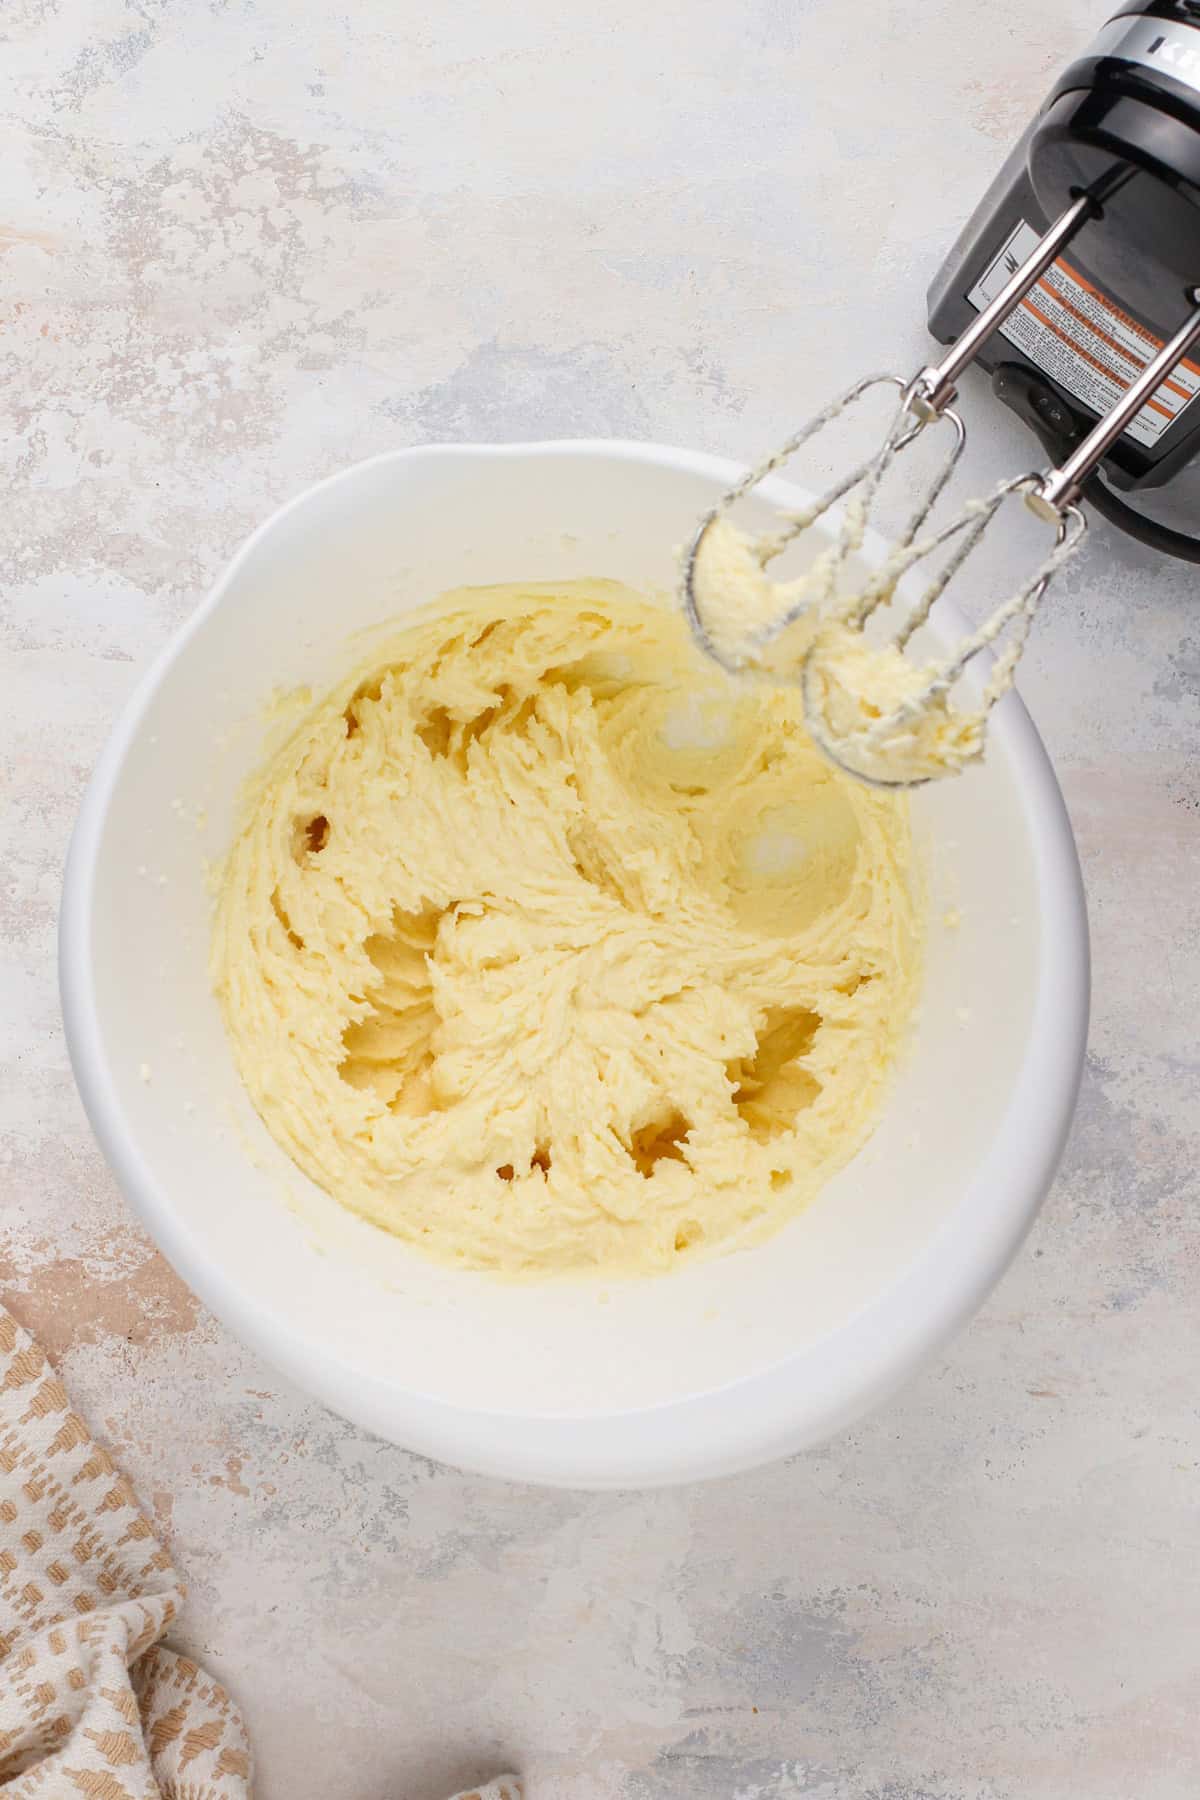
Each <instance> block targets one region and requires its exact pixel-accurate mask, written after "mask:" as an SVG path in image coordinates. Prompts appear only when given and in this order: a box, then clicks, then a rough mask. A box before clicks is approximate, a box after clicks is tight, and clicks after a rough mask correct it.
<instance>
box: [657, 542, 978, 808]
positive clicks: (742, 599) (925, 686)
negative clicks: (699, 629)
mask: <svg viewBox="0 0 1200 1800" xmlns="http://www.w3.org/2000/svg"><path fill="white" fill-rule="evenodd" d="M851 530H852V531H853V530H854V525H853V522H852V524H851ZM859 536H860V538H861V533H859ZM767 543H768V545H769V544H770V540H769V539H768V540H767ZM828 572H829V565H828V564H826V563H822V562H821V561H818V563H817V564H816V565H815V566H814V568H813V569H812V570H811V571H810V573H809V574H808V575H807V576H801V577H799V578H798V579H796V580H794V581H786V582H784V581H772V580H771V579H770V578H769V576H768V575H767V573H766V568H765V566H764V558H763V540H762V539H757V540H756V539H754V538H751V537H749V536H748V535H747V534H746V533H745V532H743V531H741V530H739V528H738V527H737V526H736V525H734V524H733V523H732V522H731V521H730V520H729V519H727V518H717V519H715V520H714V521H713V523H712V524H711V525H710V526H709V528H708V530H707V531H706V532H705V533H704V536H703V538H702V539H701V541H700V544H699V546H698V549H697V552H696V556H695V560H694V564H693V567H692V571H691V586H692V592H693V594H694V597H695V603H696V606H697V608H698V609H699V614H700V617H701V619H702V620H703V623H704V628H705V631H706V633H707V634H708V636H709V638H710V639H711V641H712V643H713V644H714V646H715V647H716V648H717V650H718V652H719V656H720V660H721V662H722V663H723V665H724V666H725V667H727V668H740V669H742V670H745V671H747V672H753V673H757V674H766V675H772V676H774V677H776V678H777V679H779V680H781V681H794V682H797V683H800V684H802V692H803V696H804V713H805V718H806V722H807V725H808V728H809V731H810V732H811V734H812V735H813V737H814V739H815V740H816V742H817V743H818V745H820V747H821V748H822V749H824V750H826V751H827V752H828V753H829V754H831V755H832V757H833V759H834V760H835V761H836V762H837V763H839V764H840V765H841V767H842V768H844V769H847V770H849V771H850V772H851V773H854V774H857V775H859V776H860V777H861V778H862V779H864V780H866V781H870V782H878V783H880V784H883V785H900V786H907V785H915V784H916V783H918V782H923V781H929V780H934V779H936V778H937V777H939V776H943V775H951V774H956V773H957V772H958V771H959V770H960V769H962V768H965V767H966V765H967V764H968V763H971V762H975V761H978V760H979V758H981V757H982V755H983V750H984V742H985V727H986V723H987V712H988V710H989V705H990V702H987V701H986V700H985V701H984V702H982V703H980V704H978V705H976V706H975V707H973V708H969V709H965V710H964V709H963V708H961V707H956V706H954V705H952V704H951V701H950V698H949V694H948V692H945V691H940V690H939V689H938V687H937V683H936V677H937V675H938V673H939V671H938V669H937V668H936V667H935V666H934V665H932V664H929V663H919V662H914V661H912V660H910V659H909V658H908V657H906V656H904V655H903V654H902V652H901V650H900V649H898V648H897V647H896V645H895V644H892V643H886V642H885V643H873V642H872V641H871V640H869V639H868V638H867V637H865V636H864V634H863V632H862V631H861V630H860V629H857V628H855V627H853V626H851V625H849V624H847V623H846V622H845V621H844V619H843V618H842V617H840V616H839V613H838V610H837V607H836V604H835V602H834V601H833V600H832V599H831V596H830V592H829V586H828V580H827V576H828ZM878 579H879V580H880V584H881V586H886V584H887V582H888V581H889V579H891V574H890V571H888V570H887V569H886V568H885V570H884V571H882V572H881V575H880V577H879V578H878ZM780 621H790V622H788V623H785V624H783V625H782V626H781V625H780Z"/></svg>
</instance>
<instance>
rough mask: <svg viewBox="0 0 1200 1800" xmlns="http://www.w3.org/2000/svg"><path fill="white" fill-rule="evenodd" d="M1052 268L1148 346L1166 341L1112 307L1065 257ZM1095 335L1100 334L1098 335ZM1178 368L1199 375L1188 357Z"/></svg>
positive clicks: (1156, 346) (1198, 367)
mask: <svg viewBox="0 0 1200 1800" xmlns="http://www.w3.org/2000/svg"><path fill="white" fill-rule="evenodd" d="M1054 267H1055V268H1056V269H1061V270H1062V272H1063V274H1064V275H1066V276H1067V277H1068V278H1069V279H1070V280H1071V281H1074V282H1076V283H1078V285H1079V286H1080V287H1081V288H1085V289H1086V290H1087V292H1088V293H1089V294H1094V295H1095V297H1096V299H1097V300H1099V301H1100V302H1101V303H1102V305H1103V307H1104V309H1105V311H1106V312H1110V313H1111V314H1112V316H1113V318H1114V319H1119V320H1120V321H1121V323H1122V325H1124V326H1125V327H1126V328H1127V329H1128V330H1129V331H1132V332H1133V334H1134V336H1135V337H1140V338H1144V339H1145V341H1146V343H1148V344H1150V345H1151V346H1152V347H1153V348H1154V349H1155V350H1161V349H1162V347H1163V344H1164V342H1165V341H1166V340H1165V339H1164V338H1158V337H1155V335H1154V333H1153V332H1152V331H1149V330H1147V328H1146V326H1145V325H1140V324H1139V323H1138V321H1137V320H1136V319H1131V318H1130V316H1129V314H1128V313H1127V312H1122V310H1121V308H1120V307H1119V306H1114V304H1113V302H1112V301H1111V300H1110V298H1109V296H1108V295H1107V294H1106V293H1105V292H1104V290H1103V288H1098V287H1097V286H1096V285H1095V283H1094V282H1091V281H1089V280H1088V278H1087V276H1086V275H1081V274H1080V273H1079V270H1078V269H1077V268H1075V267H1074V265H1073V264H1072V263H1069V262H1068V261H1067V260H1066V258H1065V257H1063V256H1060V257H1059V258H1058V260H1057V262H1056V263H1055V264H1054ZM1097 335H1101V334H1099V333H1098V334H1097ZM1179 367H1180V368H1181V369H1187V370H1189V371H1190V373H1191V374H1193V375H1200V363H1194V362H1192V361H1191V359H1190V358H1189V357H1186V356H1185V357H1183V358H1182V360H1181V361H1180V363H1179ZM1188 397H1189V399H1190V398H1191V396H1190V395H1189V396H1188Z"/></svg>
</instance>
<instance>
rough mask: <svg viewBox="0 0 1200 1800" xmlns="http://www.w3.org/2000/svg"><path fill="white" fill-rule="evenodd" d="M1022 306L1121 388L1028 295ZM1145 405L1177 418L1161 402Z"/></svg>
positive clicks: (1110, 373)
mask: <svg viewBox="0 0 1200 1800" xmlns="http://www.w3.org/2000/svg"><path fill="white" fill-rule="evenodd" d="M1021 305H1022V306H1026V307H1028V308H1029V311H1030V312H1031V313H1032V314H1033V316H1034V318H1035V319H1037V320H1038V321H1039V322H1040V323H1041V324H1042V325H1044V326H1045V327H1046V330H1047V331H1049V332H1051V333H1052V334H1053V335H1054V336H1055V337H1056V338H1057V339H1058V340H1059V342H1060V343H1063V344H1065V345H1066V346H1067V348H1068V349H1069V350H1071V351H1073V352H1074V354H1075V355H1076V356H1078V357H1080V358H1082V360H1083V361H1084V362H1085V363H1088V364H1090V366H1091V367H1092V368H1093V369H1095V371H1096V373H1097V375H1103V377H1104V379H1105V381H1111V383H1112V385H1113V386H1114V387H1115V388H1120V387H1121V383H1120V382H1119V381H1118V380H1117V378H1116V376H1115V375H1114V374H1113V372H1112V370H1111V369H1108V368H1106V367H1105V366H1104V364H1103V363H1102V362H1101V361H1100V360H1099V359H1098V358H1097V357H1095V356H1092V355H1091V353H1090V352H1089V351H1087V350H1085V349H1084V348H1083V345H1082V344H1077V343H1076V342H1075V339H1074V338H1073V337H1068V336H1067V333H1066V332H1065V331H1064V330H1063V329H1062V326H1061V325H1056V324H1055V322H1054V320H1053V319H1051V318H1048V317H1047V316H1046V314H1045V313H1044V312H1043V311H1042V309H1041V307H1040V306H1035V305H1034V304H1033V301H1032V300H1031V299H1030V298H1029V296H1028V295H1026V297H1025V299H1024V300H1022V302H1021ZM1125 385H1126V387H1128V386H1129V385H1130V384H1129V383H1128V382H1126V384H1125ZM1122 391H1124V390H1122ZM1145 404H1146V405H1147V406H1148V407H1150V408H1151V410H1152V411H1153V412H1157V413H1161V414H1162V416H1163V418H1164V419H1173V418H1174V417H1175V414H1174V413H1173V412H1172V411H1171V409H1170V407H1169V406H1164V405H1163V404H1162V402H1161V400H1147V401H1146V402H1145Z"/></svg>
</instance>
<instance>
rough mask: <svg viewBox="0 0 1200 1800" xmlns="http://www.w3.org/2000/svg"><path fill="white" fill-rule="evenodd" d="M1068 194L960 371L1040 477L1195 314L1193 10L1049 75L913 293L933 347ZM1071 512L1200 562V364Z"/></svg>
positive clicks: (951, 336)
mask: <svg viewBox="0 0 1200 1800" xmlns="http://www.w3.org/2000/svg"><path fill="white" fill-rule="evenodd" d="M1082 194H1087V195H1090V196H1091V198H1092V199H1093V200H1094V202H1095V203H1096V204H1095V209H1094V213H1093V216H1092V217H1090V218H1088V219H1087V220H1086V222H1085V223H1084V224H1083V225H1082V227H1081V229H1079V230H1078V231H1077V232H1076V233H1074V234H1073V236H1072V238H1071V239H1070V241H1069V242H1068V244H1067V247H1066V249H1065V252H1064V254H1062V255H1060V256H1059V257H1058V259H1057V260H1056V261H1055V262H1054V263H1053V265H1052V266H1051V267H1050V268H1049V269H1048V270H1047V271H1046V273H1045V275H1043V277H1042V279H1041V281H1040V282H1039V283H1038V285H1037V287H1035V288H1034V289H1033V290H1032V291H1031V292H1030V293H1029V294H1028V295H1027V296H1026V298H1025V300H1024V301H1023V302H1022V304H1021V305H1020V306H1019V307H1018V308H1017V309H1016V310H1015V311H1014V312H1013V313H1012V314H1011V316H1010V317H1009V318H1008V320H1007V322H1006V323H1005V324H1004V325H1002V326H1001V328H1000V329H999V331H997V332H996V334H995V335H994V336H993V337H991V338H990V339H989V341H988V342H987V343H985V344H984V345H983V346H982V347H981V348H980V350H979V352H978V356H977V358H976V360H978V361H979V362H980V363H981V364H982V365H983V367H984V368H986V369H988V370H989V371H990V373H991V375H992V385H993V388H994V390H995V392H996V393H997V395H998V396H999V398H1001V399H1002V400H1004V401H1005V402H1006V404H1008V405H1009V406H1011V407H1012V408H1013V410H1014V411H1015V412H1016V413H1017V414H1018V415H1019V416H1020V417H1021V418H1022V419H1023V420H1024V421H1025V423H1026V424H1027V425H1029V426H1030V427H1031V429H1032V430H1033V431H1035V432H1036V434H1037V436H1038V437H1039V439H1040V440H1041V442H1042V444H1043V446H1044V447H1045V448H1046V449H1047V450H1049V451H1050V452H1051V454H1052V455H1053V456H1054V457H1055V458H1056V459H1061V458H1062V457H1063V456H1064V455H1065V454H1067V453H1068V452H1069V451H1070V450H1071V449H1072V448H1073V447H1074V446H1076V445H1077V444H1078V443H1079V442H1080V441H1081V440H1082V439H1083V438H1085V437H1086V435H1087V433H1088V432H1089V431H1091V429H1092V428H1093V427H1094V426H1095V424H1096V421H1097V419H1098V418H1099V417H1100V416H1101V415H1102V414H1103V413H1105V412H1106V411H1107V410H1108V409H1109V408H1110V407H1111V405H1112V402H1113V399H1114V397H1115V396H1116V395H1119V393H1120V392H1121V391H1122V389H1124V388H1126V387H1127V386H1128V384H1129V383H1130V382H1131V381H1132V380H1133V379H1134V377H1135V376H1136V375H1137V374H1138V373H1139V371H1140V369H1141V368H1142V367H1144V366H1145V364H1146V363H1147V362H1148V361H1149V360H1150V359H1151V358H1152V357H1153V355H1154V353H1155V352H1156V351H1157V350H1158V349H1159V348H1160V346H1161V345H1162V343H1163V341H1164V340H1165V339H1168V338H1170V336H1171V334H1172V333H1173V332H1174V331H1175V329H1176V327H1177V326H1178V324H1179V321H1180V319H1181V317H1182V316H1183V315H1184V313H1185V312H1186V311H1187V310H1188V309H1189V307H1192V306H1194V305H1195V304H1196V289H1197V285H1198V284H1200V0H1192V3H1189V0H1152V3H1149V4H1146V3H1143V4H1141V5H1135V6H1129V7H1126V8H1125V9H1123V10H1122V11H1121V12H1120V13H1118V14H1117V16H1116V17H1114V18H1113V19H1111V20H1110V21H1109V23H1108V24H1107V25H1105V26H1104V28H1103V29H1102V30H1101V31H1100V33H1099V34H1098V36H1097V37H1096V38H1095V39H1094V40H1093V41H1092V43H1091V44H1090V45H1089V46H1088V47H1087V49H1086V50H1085V51H1084V52H1083V53H1082V55H1080V56H1079V57H1077V58H1076V60H1075V61H1074V62H1072V63H1071V64H1070V66H1069V67H1068V68H1067V69H1066V70H1065V71H1064V72H1063V74H1062V76H1061V78H1060V79H1059V81H1058V83H1057V84H1056V86H1055V87H1054V89H1053V91H1052V92H1051V94H1050V95H1049V97H1048V99H1047V100H1046V102H1045V104H1044V105H1043V106H1042V108H1041V110H1040V112H1039V113H1038V114H1037V116H1036V117H1035V118H1034V120H1033V121H1032V123H1031V124H1030V125H1029V127H1028V129H1027V130H1026V132H1025V134H1024V136H1023V137H1022V138H1021V140H1020V141H1019V143H1018V144H1017V145H1016V147H1015V148H1014V150H1013V151H1012V154H1011V155H1010V156H1009V158H1008V160H1007V162H1006V163H1005V165H1004V167H1003V169H1002V170H1001V171H1000V174H999V175H998V176H997V178H996V180H995V181H994V182H993V183H992V186H991V187H990V188H989V189H988V192H987V193H986V194H985V195H984V198H983V200H982V201H981V203H980V205H979V206H978V207H977V208H976V211H975V213H974V214H973V215H972V217H971V219H970V220H969V222H968V224H967V226H966V228H965V229H964V230H963V232H962V233H961V235H960V236H959V238H958V241H957V242H956V243H955V245H954V247H953V249H952V250H951V252H950V254H949V256H948V257H947V259H946V262H945V263H944V265H943V267H942V268H941V270H940V271H939V273H938V275H937V277H936V278H935V280H934V282H933V284H932V286H931V288H930V290H929V324H930V330H931V331H932V333H933V335H934V337H936V338H937V339H939V341H941V342H942V343H946V344H949V343H954V342H955V341H956V340H957V339H958V338H959V337H960V336H961V334H962V333H963V332H964V331H965V330H966V329H967V328H968V327H969V326H970V325H971V323H972V322H973V321H974V320H975V319H976V318H977V317H978V315H979V313H980V311H981V310H982V309H983V307H984V306H985V305H986V304H987V302H988V301H989V300H990V299H992V297H993V295H994V294H995V292H996V291H997V290H998V288H999V287H1000V286H1002V285H1003V283H1004V281H1005V280H1006V279H1007V278H1008V277H1009V276H1010V275H1011V273H1012V271H1013V270H1014V269H1015V268H1016V267H1017V266H1018V264H1019V263H1020V262H1022V261H1023V260H1024V258H1025V257H1026V255H1027V254H1028V252H1029V250H1030V248H1031V247H1032V246H1033V245H1034V244H1035V243H1036V241H1037V240H1038V239H1039V238H1041V237H1042V236H1043V234H1044V233H1045V232H1046V231H1047V229H1048V228H1050V227H1051V226H1052V224H1053V222H1054V221H1055V220H1056V219H1059V218H1060V217H1061V216H1062V214H1063V213H1064V212H1065V211H1066V209H1068V208H1069V207H1070V206H1071V205H1072V203H1073V202H1074V201H1075V200H1077V199H1078V197H1079V196H1080V195H1082ZM1168 487H1169V488H1170V490H1171V492H1170V493H1169V494H1167V495H1163V496H1160V495H1159V494H1156V493H1152V491H1154V490H1163V489H1164V488H1168ZM1114 490H1121V493H1120V494H1118V493H1117V492H1116V491H1114ZM1189 490H1190V493H1189ZM1082 494H1083V498H1085V499H1086V500H1088V501H1090V502H1091V503H1092V504H1093V505H1094V506H1095V507H1096V509H1097V511H1099V512H1101V513H1102V514H1104V515H1105V516H1106V517H1107V518H1109V519H1110V520H1111V521H1112V523H1114V524H1115V525H1117V526H1119V527H1120V528H1121V529H1122V530H1124V531H1127V532H1129V533H1130V534H1131V535H1132V536H1134V537H1136V538H1138V539H1140V540H1141V541H1142V542H1145V543H1148V544H1150V545H1152V546H1153V547H1154V548H1156V549H1158V550H1162V551H1165V552H1167V553H1168V554H1171V555H1175V556H1183V557H1186V558H1188V559H1189V560H1192V561H1200V362H1198V363H1192V362H1188V361H1185V362H1182V363H1180V365H1179V366H1178V367H1177V368H1176V369H1175V370H1174V372H1173V374H1172V376H1171V378H1170V379H1169V380H1168V381H1167V382H1166V383H1164V385H1163V387H1162V388H1160V390H1159V391H1158V393H1157V394H1156V395H1155V396H1154V397H1153V399H1151V400H1150V401H1148V402H1147V404H1146V405H1145V406H1144V407H1143V409H1142V411H1141V412H1140V413H1139V414H1138V416H1137V418H1136V419H1135V420H1134V421H1133V422H1132V423H1131V424H1130V426H1129V427H1128V428H1127V429H1126V430H1125V431H1124V432H1123V433H1122V434H1121V436H1120V437H1119V438H1117V440H1116V442H1115V443H1113V444H1112V445H1111V447H1110V448H1109V450H1108V452H1107V454H1106V455H1105V457H1104V460H1103V462H1102V464H1101V465H1100V470H1099V471H1097V473H1095V474H1093V475H1092V476H1091V477H1090V478H1089V480H1088V481H1087V483H1086V485H1084V487H1083V489H1082ZM1122 496H1127V497H1122ZM1160 498H1165V499H1166V500H1167V502H1168V505H1167V507H1166V509H1165V510H1167V511H1168V512H1172V513H1173V514H1174V515H1175V516H1174V518H1173V519H1172V522H1171V524H1166V523H1164V522H1163V521H1162V519H1161V518H1160V517H1154V516H1151V514H1150V512H1147V511H1146V510H1143V509H1144V508H1146V507H1147V506H1149V507H1150V508H1151V509H1152V511H1153V512H1154V513H1158V514H1161V513H1162V512H1163V510H1164V508H1163V506H1162V505H1161V504H1158V503H1157V502H1158V500H1159V499H1160ZM1177 525H1178V526H1182V527H1183V529H1177V528H1175V527H1176V526H1177Z"/></svg>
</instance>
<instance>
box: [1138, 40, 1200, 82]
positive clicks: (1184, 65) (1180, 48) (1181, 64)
mask: <svg viewBox="0 0 1200 1800" xmlns="http://www.w3.org/2000/svg"><path fill="white" fill-rule="evenodd" d="M1146 55H1147V56H1153V57H1154V58H1156V60H1157V61H1158V62H1160V63H1168V64H1170V65H1171V67H1173V68H1178V69H1184V70H1186V72H1187V73H1188V74H1189V75H1195V74H1196V73H1197V72H1200V51H1198V50H1195V49H1193V48H1192V46H1191V45H1190V44H1181V43H1180V41H1179V39H1178V38H1168V37H1156V38H1155V40H1154V42H1153V43H1152V44H1150V45H1149V46H1148V47H1147V50H1146Z"/></svg>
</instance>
